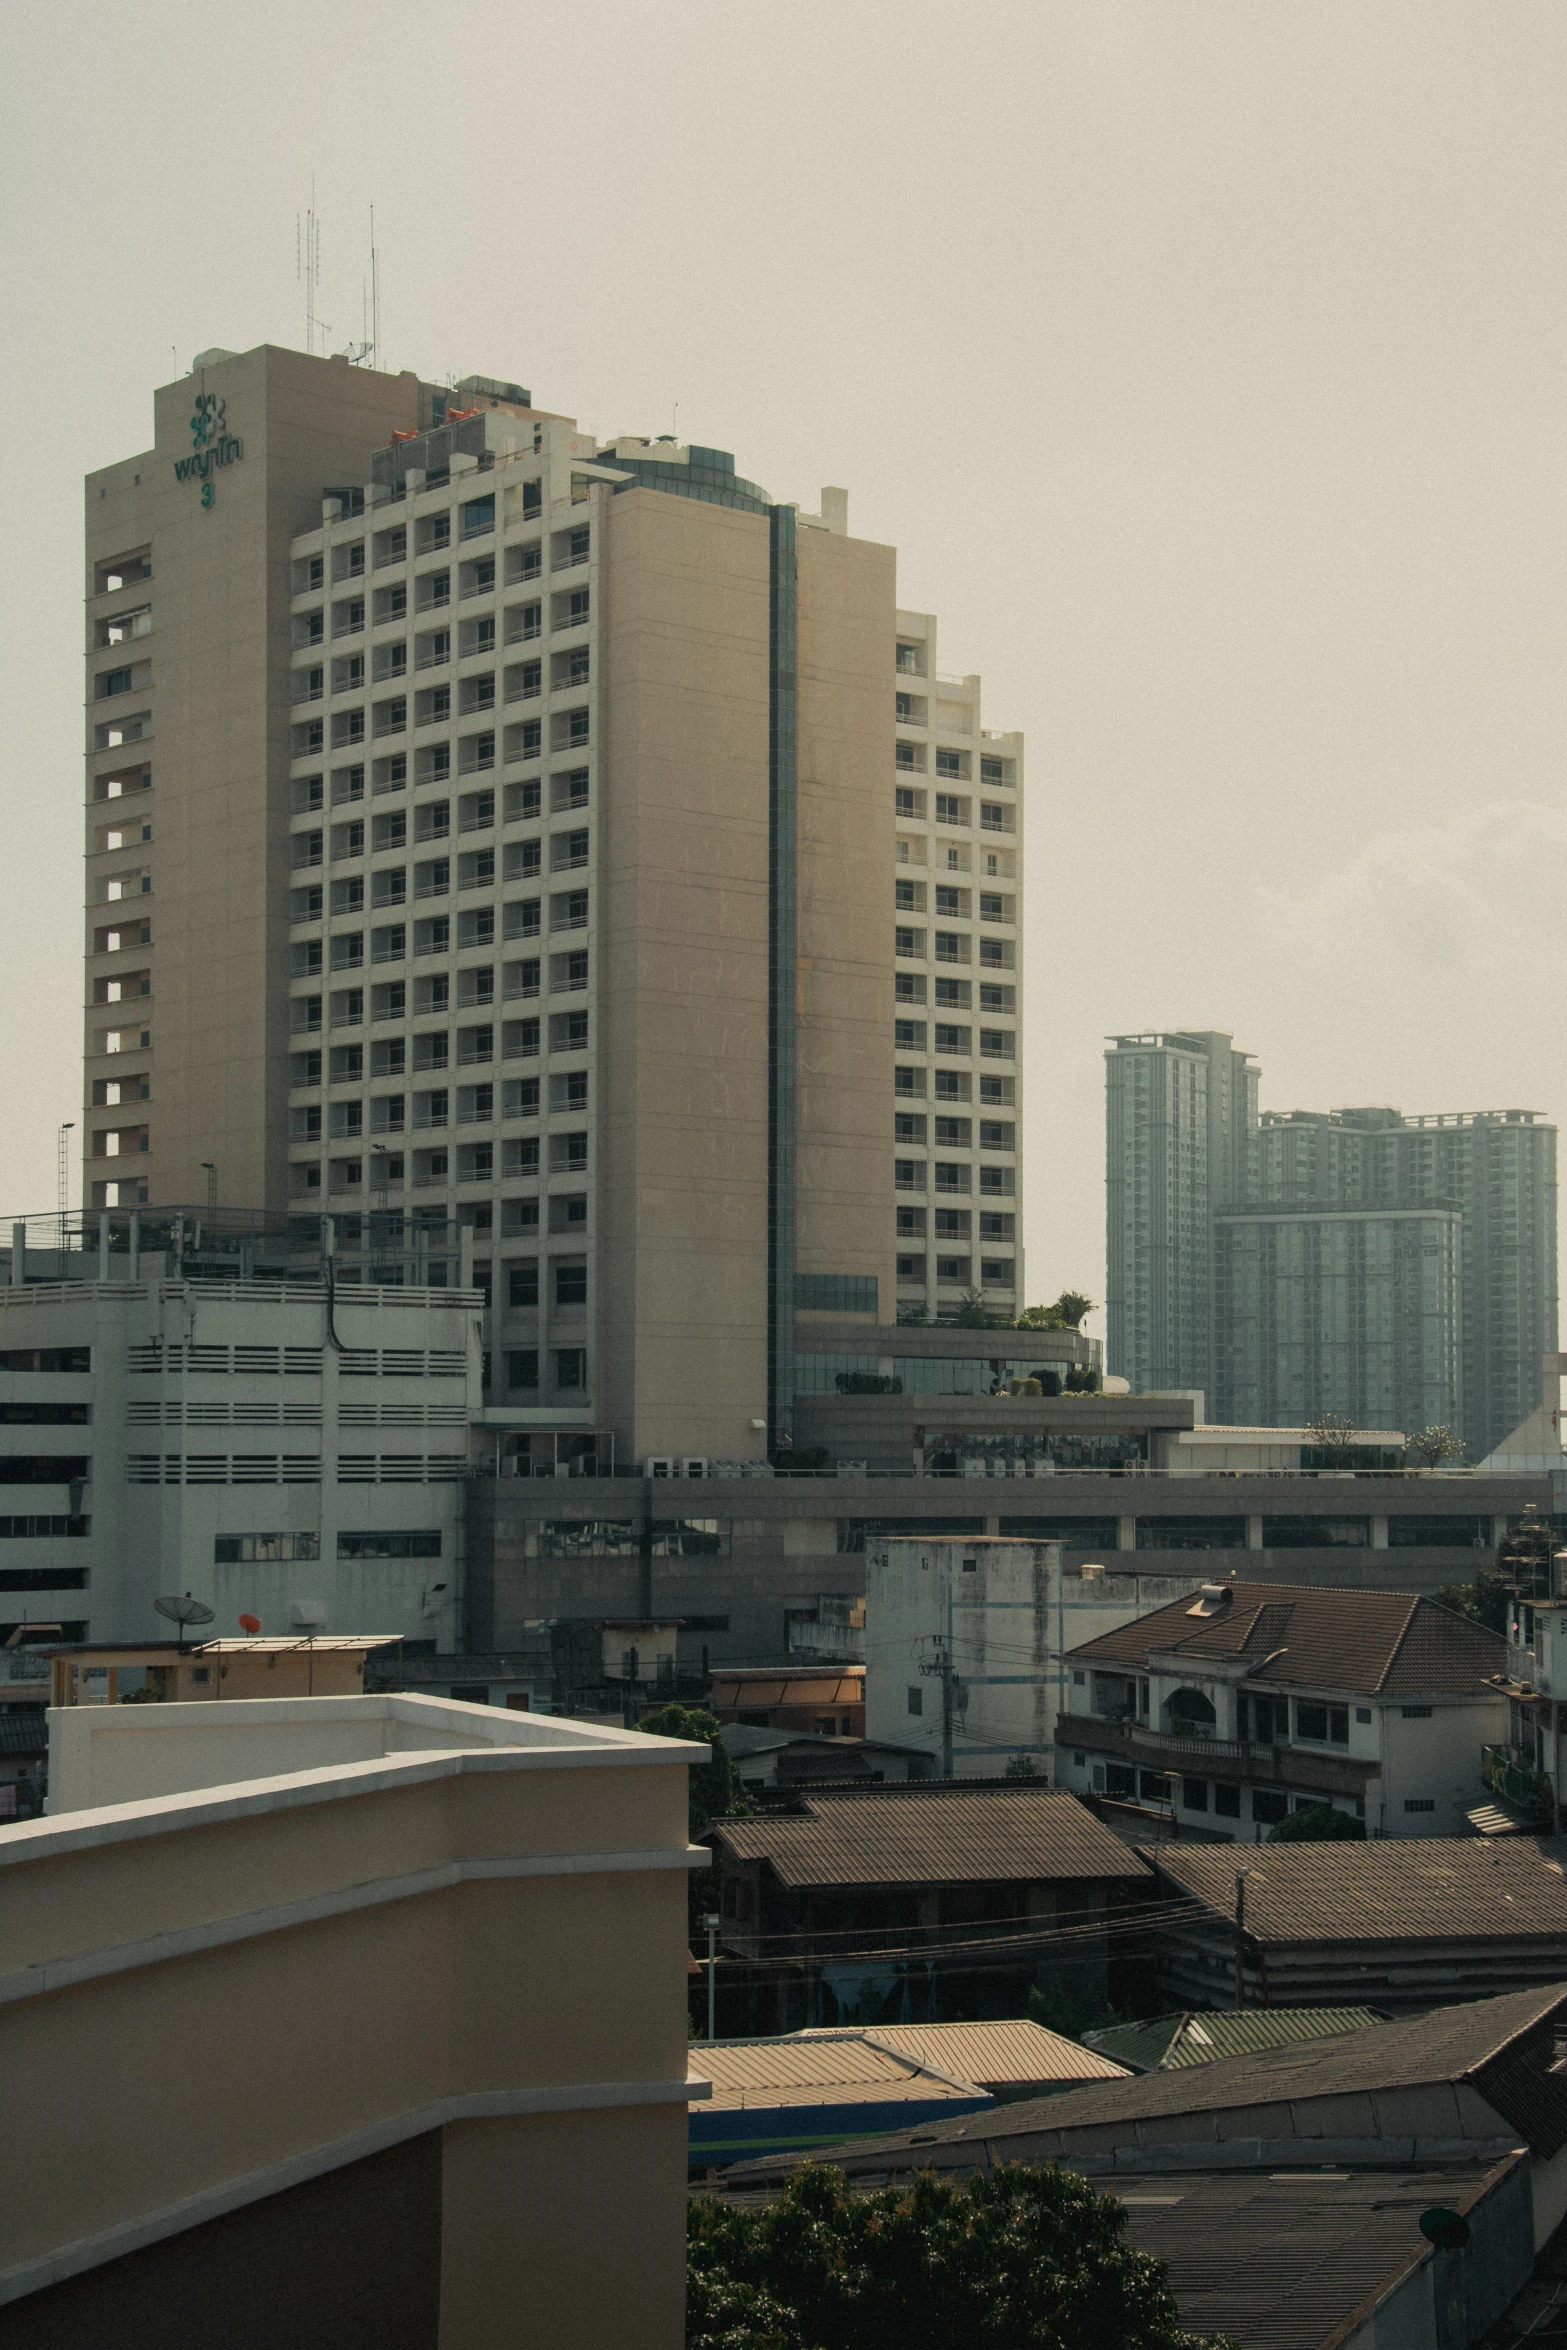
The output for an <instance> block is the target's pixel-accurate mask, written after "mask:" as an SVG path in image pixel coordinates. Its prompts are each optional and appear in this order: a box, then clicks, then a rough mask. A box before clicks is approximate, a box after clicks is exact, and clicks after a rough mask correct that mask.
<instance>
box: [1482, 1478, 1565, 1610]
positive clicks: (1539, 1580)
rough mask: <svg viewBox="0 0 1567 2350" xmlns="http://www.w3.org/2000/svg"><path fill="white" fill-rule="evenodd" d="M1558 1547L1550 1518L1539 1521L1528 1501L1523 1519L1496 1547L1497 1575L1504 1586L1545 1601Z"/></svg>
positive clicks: (1536, 1510)
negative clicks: (1528, 1593)
mask: <svg viewBox="0 0 1567 2350" xmlns="http://www.w3.org/2000/svg"><path fill="white" fill-rule="evenodd" d="M1559 1547H1560V1537H1559V1536H1558V1534H1557V1532H1556V1529H1555V1527H1554V1526H1553V1525H1552V1524H1551V1521H1550V1519H1549V1518H1542V1517H1541V1515H1540V1512H1539V1510H1538V1508H1537V1506H1536V1505H1535V1503H1533V1502H1532V1501H1531V1502H1527V1503H1526V1504H1525V1505H1524V1513H1523V1516H1522V1517H1521V1518H1519V1519H1518V1520H1517V1522H1516V1523H1515V1524H1514V1525H1511V1526H1509V1527H1508V1529H1507V1532H1506V1533H1505V1534H1504V1535H1503V1537H1502V1539H1501V1541H1500V1543H1499V1544H1498V1545H1497V1551H1496V1565H1497V1572H1498V1573H1499V1575H1500V1576H1501V1577H1502V1579H1503V1582H1504V1584H1505V1585H1506V1586H1507V1587H1509V1588H1511V1587H1512V1586H1513V1585H1516V1586H1517V1588H1518V1589H1519V1590H1520V1591H1528V1592H1530V1593H1532V1594H1533V1595H1534V1596H1535V1597H1536V1598H1539V1599H1547V1598H1549V1597H1550V1593H1551V1575H1552V1567H1553V1562H1554V1560H1555V1556H1556V1552H1557V1550H1558V1548H1559Z"/></svg>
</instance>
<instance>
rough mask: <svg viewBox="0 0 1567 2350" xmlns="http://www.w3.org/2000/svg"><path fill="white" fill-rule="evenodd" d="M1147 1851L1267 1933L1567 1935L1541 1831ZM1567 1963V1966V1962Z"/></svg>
mask: <svg viewBox="0 0 1567 2350" xmlns="http://www.w3.org/2000/svg"><path fill="white" fill-rule="evenodd" d="M1147 1857H1148V1858H1149V1859H1150V1860H1152V1861H1153V1862H1154V1865H1155V1866H1156V1867H1157V1869H1158V1871H1159V1874H1160V1876H1161V1877H1163V1878H1165V1879H1166V1880H1167V1882H1168V1885H1169V1886H1170V1888H1171V1889H1172V1890H1175V1891H1178V1892H1180V1893H1182V1894H1185V1895H1186V1896H1187V1897H1188V1898H1190V1899H1193V1900H1197V1901H1201V1902H1204V1903H1206V1904H1207V1905H1208V1907H1209V1908H1211V1909H1213V1910H1214V1911H1215V1912H1216V1913H1217V1914H1218V1915H1219V1916H1220V1917H1222V1918H1224V1919H1225V1920H1227V1921H1228V1920H1230V1919H1232V1918H1233V1917H1234V1914H1235V1871H1236V1868H1237V1867H1238V1866H1239V1867H1244V1868H1245V1869H1246V1870H1247V1871H1248V1872H1249V1873H1248V1876H1247V1879H1246V1931H1247V1933H1248V1934H1249V1935H1251V1936H1252V1937H1253V1938H1254V1939H1255V1940H1256V1941H1258V1942H1261V1943H1264V1944H1275V1943H1311V1942H1335V1943H1342V1942H1397V1941H1409V1940H1421V1941H1438V1942H1451V1941H1479V1940H1485V1941H1496V1940H1500V1941H1508V1942H1516V1941H1520V1940H1524V1939H1528V1938H1531V1937H1537V1936H1546V1937H1550V1938H1553V1939H1560V1940H1562V1942H1563V1943H1564V1946H1567V1878H1564V1877H1563V1874H1562V1870H1561V1868H1560V1866H1559V1865H1558V1864H1557V1863H1556V1862H1555V1861H1552V1860H1549V1859H1547V1858H1546V1856H1545V1854H1544V1853H1543V1852H1542V1851H1541V1849H1540V1847H1539V1845H1538V1844H1537V1843H1536V1842H1535V1840H1534V1839H1533V1838H1532V1837H1530V1836H1455V1837H1443V1836H1421V1837H1410V1838H1407V1839H1401V1840H1398V1841H1394V1840H1393V1839H1391V1838H1390V1839H1387V1840H1385V1841H1384V1840H1378V1841H1375V1842H1373V1843H1368V1844H1259V1845H1255V1846H1247V1848H1246V1850H1245V1853H1244V1856H1242V1855H1241V1853H1240V1850H1239V1847H1237V1846H1236V1845H1233V1844H1222V1845H1212V1844H1210V1845H1201V1846H1198V1845H1187V1846H1184V1847H1180V1846H1175V1845H1170V1844H1161V1845H1160V1846H1159V1847H1158V1849H1157V1851H1150V1852H1149V1853H1148V1855H1147ZM1564 1971H1567V1970H1564Z"/></svg>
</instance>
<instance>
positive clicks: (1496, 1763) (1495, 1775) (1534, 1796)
mask: <svg viewBox="0 0 1567 2350" xmlns="http://www.w3.org/2000/svg"><path fill="white" fill-rule="evenodd" d="M1480 1782H1481V1785H1482V1786H1483V1787H1484V1788H1485V1789H1486V1791H1487V1793H1488V1794H1491V1795H1494V1796H1495V1797H1496V1798H1497V1800H1498V1801H1499V1802H1501V1803H1505V1804H1507V1805H1509V1806H1510V1807H1511V1808H1512V1809H1513V1810H1514V1811H1516V1812H1518V1813H1519V1814H1521V1815H1522V1817H1523V1818H1524V1819H1526V1820H1528V1821H1530V1822H1533V1823H1535V1824H1537V1825H1538V1827H1539V1828H1540V1829H1541V1830H1542V1831H1543V1832H1544V1833H1546V1834H1549V1833H1550V1832H1551V1831H1552V1830H1553V1829H1554V1827H1555V1825H1556V1797H1555V1793H1554V1791H1553V1789H1552V1787H1551V1782H1550V1779H1549V1777H1548V1775H1547V1774H1546V1773H1545V1772H1544V1771H1537V1770H1535V1768H1534V1767H1533V1765H1532V1763H1525V1762H1524V1761H1523V1760H1522V1759H1521V1758H1520V1757H1519V1755H1518V1754H1517V1753H1516V1752H1515V1751H1514V1749H1513V1748H1512V1747H1510V1746H1482V1747H1481V1749H1480Z"/></svg>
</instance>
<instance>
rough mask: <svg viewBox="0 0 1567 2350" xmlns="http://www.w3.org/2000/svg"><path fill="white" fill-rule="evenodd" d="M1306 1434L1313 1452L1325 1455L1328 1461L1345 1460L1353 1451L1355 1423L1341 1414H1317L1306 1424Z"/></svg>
mask: <svg viewBox="0 0 1567 2350" xmlns="http://www.w3.org/2000/svg"><path fill="white" fill-rule="evenodd" d="M1306 1434H1307V1435H1308V1436H1309V1437H1310V1439H1311V1443H1312V1448H1313V1450H1314V1451H1316V1452H1320V1453H1324V1454H1326V1456H1327V1458H1328V1459H1329V1460H1330V1461H1344V1460H1347V1459H1348V1458H1349V1456H1350V1454H1351V1452H1353V1450H1354V1437H1355V1423H1354V1421H1353V1420H1349V1419H1346V1418H1345V1416H1344V1414H1343V1413H1342V1412H1318V1414H1317V1415H1316V1418H1315V1419H1312V1420H1308V1421H1307V1422H1306Z"/></svg>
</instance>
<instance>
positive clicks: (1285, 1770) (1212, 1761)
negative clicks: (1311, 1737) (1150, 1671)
mask: <svg viewBox="0 0 1567 2350" xmlns="http://www.w3.org/2000/svg"><path fill="white" fill-rule="evenodd" d="M1056 1744H1057V1745H1058V1746H1076V1747H1081V1748H1086V1749H1087V1750H1089V1751H1090V1752H1092V1753H1094V1754H1114V1755H1119V1756H1121V1757H1123V1758H1124V1759H1125V1760H1126V1761H1127V1762H1132V1763H1137V1764H1140V1765H1141V1766H1142V1768H1143V1769H1145V1770H1165V1771H1181V1772H1184V1773H1185V1774H1186V1775H1187V1776H1189V1777H1192V1778H1207V1779H1227V1780H1230V1781H1231V1782H1244V1783H1245V1784H1248V1785H1253V1786H1256V1785H1275V1784H1276V1785H1280V1786H1290V1787H1295V1788H1301V1789H1308V1790H1309V1789H1315V1790H1316V1791H1317V1792H1319V1793H1321V1794H1325V1795H1364V1794H1365V1792H1366V1785H1367V1782H1368V1781H1369V1780H1371V1779H1379V1778H1380V1777H1381V1775H1382V1766H1381V1764H1380V1763H1379V1762H1376V1761H1374V1760H1372V1759H1370V1758H1367V1759H1365V1760H1360V1759H1358V1758H1356V1759H1351V1757H1350V1756H1348V1755H1347V1754H1346V1755H1340V1754H1324V1753H1322V1752H1320V1751H1319V1750H1318V1749H1317V1748H1315V1747H1305V1746H1271V1745H1269V1746H1264V1745H1259V1744H1257V1743H1256V1742H1255V1741H1253V1740H1250V1739H1240V1738H1203V1737H1172V1736H1171V1735H1169V1734H1168V1733H1167V1732H1164V1731H1161V1730H1153V1729H1148V1728H1146V1727H1145V1726H1144V1725H1143V1724H1142V1723H1140V1722H1116V1721H1111V1720H1109V1719H1107V1718H1104V1717H1101V1716H1100V1715H1097V1714H1062V1715H1060V1716H1059V1717H1058V1719H1057V1722H1056Z"/></svg>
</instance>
